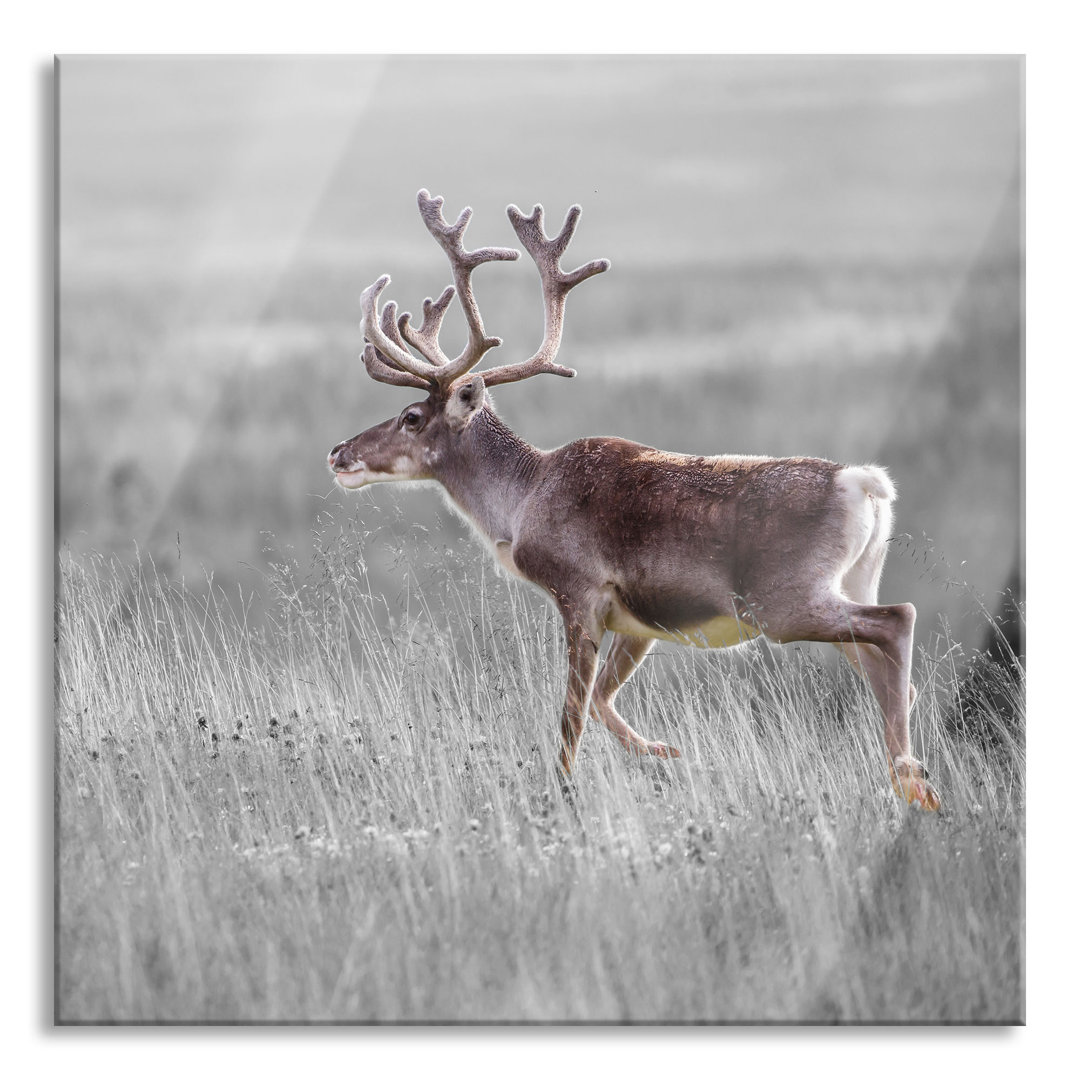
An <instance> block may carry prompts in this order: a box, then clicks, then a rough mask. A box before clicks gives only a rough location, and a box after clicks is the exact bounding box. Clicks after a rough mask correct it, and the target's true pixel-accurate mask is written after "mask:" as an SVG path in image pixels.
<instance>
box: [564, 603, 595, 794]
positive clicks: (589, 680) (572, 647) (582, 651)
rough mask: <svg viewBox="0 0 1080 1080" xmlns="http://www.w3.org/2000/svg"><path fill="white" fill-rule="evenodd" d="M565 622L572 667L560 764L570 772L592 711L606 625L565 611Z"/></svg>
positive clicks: (567, 681)
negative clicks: (591, 700)
mask: <svg viewBox="0 0 1080 1080" xmlns="http://www.w3.org/2000/svg"><path fill="white" fill-rule="evenodd" d="M563 618H564V620H565V623H566V647H567V652H568V654H569V660H570V669H569V672H568V674H567V678H566V704H565V705H564V706H563V712H562V724H561V733H562V750H561V752H560V754H559V763H560V764H561V765H562V767H563V771H564V772H565V773H566V774H567V776H569V775H570V771H571V769H572V768H573V766H574V756H575V755H576V754H577V748H578V743H579V742H580V740H581V733H582V731H583V730H584V727H585V718H586V717H587V716H588V713H589V698H590V696H591V694H592V688H593V682H594V681H595V679H596V668H597V663H598V658H599V655H600V641H601V639H602V637H603V634H604V630H603V626H601V625H599V624H598V622H597V621H596V620H593V619H584V618H582V617H581V616H578V615H571V614H568V613H564V615H563Z"/></svg>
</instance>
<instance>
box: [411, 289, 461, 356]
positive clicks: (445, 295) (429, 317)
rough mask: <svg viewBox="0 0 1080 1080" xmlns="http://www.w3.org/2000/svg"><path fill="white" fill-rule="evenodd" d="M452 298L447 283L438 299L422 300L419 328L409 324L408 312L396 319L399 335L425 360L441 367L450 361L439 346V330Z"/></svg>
mask: <svg viewBox="0 0 1080 1080" xmlns="http://www.w3.org/2000/svg"><path fill="white" fill-rule="evenodd" d="M453 298H454V286H453V285H447V286H446V288H445V289H444V290H443V292H442V295H441V296H440V297H439V299H438V300H432V299H431V297H430V296H429V297H428V298H427V299H426V300H425V301H424V321H423V323H422V324H421V326H420V329H419V330H414V329H413V328H412V326H410V325H409V315H408V312H406V313H405V314H404V315H402V316H401V318H400V319H398V329H399V330H400V331H401V336H402V337H404V338H405V340H406V341H407V342H408V343H409V344H410V345H411V346H412V347H413V348H414V349H415V350H416V351H417V352H418V353H420V354H421V355H422V356H423V357H424V359H425V360H429V361H430V362H431V363H432V364H434V365H435V366H436V367H441V366H443V365H444V364H448V363H449V362H450V360H449V358H448V357H447V355H446V354H445V353H444V352H443V351H442V349H441V348H440V347H439V330H440V328H441V327H442V321H443V316H444V315H445V314H446V309H447V308H448V307H449V306H450V301H451V300H453Z"/></svg>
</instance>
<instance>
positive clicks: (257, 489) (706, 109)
mask: <svg viewBox="0 0 1080 1080" xmlns="http://www.w3.org/2000/svg"><path fill="white" fill-rule="evenodd" d="M1022 101H1023V61H1022V59H1020V58H1017V57H1000V58H999V57H964V58H956V57H946V56H933V57H790V56H787V57H749V56H737V57H724V56H707V57H706V56H659V57H649V56H620V57H596V56H558V57H530V56H478V57H464V56H452V57H451V56H442V57H439V56H417V57H404V56H402V57H373V56H372V57H355V58H337V57H305V58H238V57H212V58H211V57H207V58H128V57H124V58H121V57H111V58H110V57H93V58H90V57H65V58H63V59H62V60H61V62H60V77H59V104H60V123H59V130H60V140H59V153H58V163H59V230H60V258H59V275H60V301H59V311H60V318H59V350H60V356H59V375H58V395H59V401H58V417H59V420H58V450H57V452H58V487H59V490H58V508H59V510H58V522H57V528H58V539H59V542H60V544H61V545H62V546H63V547H64V548H67V549H70V550H71V551H73V552H75V553H86V552H91V551H96V552H101V553H103V554H106V555H113V554H115V555H116V556H117V557H119V558H121V559H124V560H134V559H135V558H137V557H138V556H139V555H140V554H141V555H142V556H146V555H149V556H151V557H152V558H153V560H154V562H155V563H156V565H157V567H158V570H159V571H160V572H163V573H165V574H168V575H170V576H173V577H176V578H180V577H183V578H184V579H185V580H186V582H187V583H188V584H189V585H192V586H197V585H198V582H199V580H200V578H202V577H204V576H212V577H213V579H214V581H215V582H216V583H217V584H220V585H223V586H225V587H227V588H230V589H231V588H232V587H233V586H235V585H237V584H239V585H241V586H242V587H243V588H244V589H245V591H246V590H248V589H253V590H258V589H259V588H260V582H261V581H262V580H263V579H264V575H265V574H266V573H267V571H268V568H269V567H270V566H271V565H273V564H274V563H275V562H277V561H278V560H280V559H281V558H282V556H283V554H285V555H287V556H288V557H289V558H293V559H295V560H296V562H297V565H298V566H299V568H300V569H301V570H303V569H304V567H305V566H307V565H310V561H311V555H312V552H313V550H314V544H315V543H316V542H317V541H316V539H313V537H317V536H322V537H325V536H326V535H327V534H328V533H331V532H333V531H334V530H338V529H343V528H350V527H355V526H357V525H358V524H359V525H360V526H363V527H365V528H367V527H371V528H373V529H375V530H376V532H377V536H378V542H377V543H376V542H374V541H373V543H372V552H371V558H370V560H369V563H370V573H371V577H372V580H373V582H375V584H376V587H379V588H383V589H384V590H385V591H386V592H387V593H388V594H390V595H392V594H393V592H394V591H395V590H397V589H399V588H400V585H401V575H402V567H401V563H400V560H398V559H397V557H396V553H395V550H394V549H395V548H397V549H400V550H401V551H404V552H405V553H406V556H407V554H408V551H409V547H410V538H411V537H413V536H415V535H418V533H419V530H422V529H426V530H428V531H429V532H428V535H430V534H431V533H434V534H435V535H436V536H437V537H438V538H439V539H440V542H444V543H445V544H448V545H453V546H458V545H461V544H472V543H473V542H472V541H471V540H469V539H467V537H468V531H467V529H466V528H465V527H464V526H463V525H461V523H460V522H458V521H457V520H456V519H455V518H454V517H453V515H451V514H449V513H448V512H447V511H446V510H445V508H444V506H443V505H442V503H441V501H440V500H439V499H438V498H436V497H435V496H434V495H433V494H432V492H431V491H426V490H409V489H408V488H407V487H404V486H402V487H393V486H389V485H378V486H376V487H374V488H372V489H369V490H368V491H366V492H364V493H362V494H361V495H359V496H353V497H346V496H345V495H344V493H342V492H340V491H339V490H337V489H336V488H335V487H334V486H333V485H332V483H331V480H330V477H329V475H328V473H327V471H326V465H325V460H326V454H327V452H328V451H329V449H330V447H331V446H333V445H334V444H335V443H337V442H339V441H341V440H342V439H344V438H347V437H349V436H351V435H353V434H356V433H357V432H358V431H361V430H362V429H364V428H365V427H368V426H370V425H371V424H373V423H376V422H378V421H380V420H383V419H385V418H387V417H389V416H391V415H394V414H396V413H397V412H398V411H399V410H400V409H401V408H402V407H403V406H404V405H405V404H406V403H407V402H408V401H410V400H412V399H414V398H416V397H417V394H416V392H415V391H409V390H404V389H399V388H394V387H389V386H386V385H384V384H380V383H375V382H373V381H372V380H370V379H369V378H368V377H367V375H366V374H365V372H364V369H363V365H362V364H361V363H360V361H359V360H358V358H357V357H358V354H359V352H360V348H361V339H360V332H359V329H358V322H359V317H360V312H359V306H358V297H359V294H360V291H361V290H362V289H363V288H364V287H365V286H366V285H367V284H369V283H370V282H371V281H373V280H374V279H375V278H376V277H377V276H378V275H379V274H381V273H384V272H388V273H390V274H391V275H392V277H393V283H392V284H391V286H390V287H389V288H388V290H387V292H386V297H387V298H393V299H396V300H397V301H398V303H399V306H400V307H401V308H403V309H405V310H411V311H413V312H414V313H417V314H418V313H419V310H420V305H421V303H422V301H423V299H424V297H425V296H437V295H438V294H439V292H440V291H441V290H442V288H443V287H444V286H445V285H446V284H447V283H448V281H449V271H448V268H447V265H446V262H445V258H444V256H443V255H442V252H441V251H439V250H438V248H437V247H436V245H435V244H434V242H433V241H432V239H431V238H430V236H429V235H428V233H427V232H426V230H425V229H424V227H423V225H422V223H421V221H420V219H419V215H418V213H417V210H416V202H415V195H416V191H417V190H418V189H419V188H421V187H426V188H428V189H429V190H430V191H431V192H432V193H433V194H441V195H443V196H445V198H446V207H445V212H446V215H447V217H449V218H451V219H452V218H453V216H455V215H456V214H457V213H458V211H459V210H460V209H461V208H462V207H463V206H465V205H470V206H472V207H473V208H474V210H475V214H474V217H473V221H472V223H471V225H470V226H469V230H468V233H467V234H466V243H467V245H468V246H470V247H479V246H482V245H488V244H496V245H505V246H517V245H516V238H515V237H514V235H513V232H512V230H511V228H510V225H509V223H508V221H507V220H506V216H505V206H506V204H507V203H509V202H514V203H517V204H518V205H519V206H521V207H522V208H524V209H526V210H528V209H529V208H531V206H532V205H533V204H534V203H535V202H541V203H543V204H544V206H545V208H546V210H547V220H548V230H549V232H554V231H555V230H556V229H557V228H558V226H559V224H560V223H561V221H562V216H563V214H564V212H565V210H566V208H567V207H568V206H569V205H570V204H571V203H575V202H577V203H580V204H581V205H582V206H583V208H584V214H583V217H582V220H581V223H580V225H579V227H578V231H577V235H576V238H575V240H574V243H573V245H572V246H571V248H570V251H569V253H568V254H567V256H566V258H565V260H564V263H565V265H566V266H576V265H578V264H580V263H582V262H585V261H587V260H589V259H593V258H597V257H601V256H603V257H607V258H610V259H611V261H612V268H611V270H610V271H609V272H608V273H607V274H605V275H603V276H601V277H599V278H597V279H595V280H593V281H590V282H589V283H588V284H587V285H585V286H583V287H582V288H581V289H579V290H576V291H575V292H574V295H573V296H572V297H571V299H570V302H569V305H568V312H567V327H566V334H565V337H564V342H563V346H562V350H561V353H560V357H559V359H560V362H562V363H565V364H568V365H570V366H573V367H575V368H577V370H578V378H577V379H575V380H574V381H573V382H569V381H566V380H561V379H544V378H537V379H533V380H530V381H528V382H527V383H523V384H520V385H514V386H509V387H507V388H505V389H503V390H499V391H497V392H496V393H495V394H494V398H495V402H496V406H497V408H498V410H499V412H500V414H501V415H502V416H503V417H504V418H505V419H506V420H507V422H508V423H509V424H510V425H511V427H513V428H514V429H515V430H516V431H517V432H518V433H519V434H520V435H521V436H522V437H524V438H526V439H528V440H529V441H530V442H532V443H534V444H536V445H538V446H541V447H551V446H555V445H558V444H560V443H562V442H566V441H568V440H570V439H574V438H577V437H580V436H584V435H596V434H618V435H622V436H625V437H627V438H631V439H636V440H638V441H641V442H644V443H648V444H651V445H654V446H659V447H662V448H664V449H670V450H679V451H686V452H690V453H702V454H717V453H724V452H739V453H755V454H773V455H787V454H807V455H815V456H821V457H829V458H833V459H836V460H839V461H844V462H852V463H862V462H868V461H873V462H877V463H879V464H882V465H885V466H886V467H887V468H888V469H889V471H890V472H891V474H892V476H893V478H894V480H895V481H896V483H897V486H898V488H899V491H900V501H899V503H898V506H897V519H896V526H895V532H896V533H897V538H896V540H895V541H894V542H893V543H892V545H891V554H890V559H889V563H888V565H887V567H886V573H885V579H884V584H883V589H882V598H883V600H885V601H889V602H895V601H899V600H911V601H913V602H914V603H915V604H916V605H917V606H918V607H919V613H920V621H919V626H918V627H917V634H918V635H919V636H920V637H921V638H922V639H924V640H925V638H926V636H927V635H929V634H932V633H936V632H938V631H939V630H940V628H941V626H942V624H943V622H942V621H943V620H945V621H946V622H947V623H948V625H949V627H950V629H951V633H952V635H953V636H954V637H956V638H958V639H960V640H962V641H964V642H965V644H971V645H972V646H977V645H979V644H980V642H981V641H982V640H983V639H984V638H985V634H986V620H985V618H984V617H982V616H981V615H980V613H979V610H978V609H979V604H980V603H981V604H983V605H985V606H986V607H987V608H988V609H989V610H991V611H998V610H999V609H1000V608H1001V604H1002V594H1003V592H1004V591H1005V590H1006V589H1011V590H1012V591H1013V592H1014V593H1015V592H1017V591H1018V590H1019V589H1020V588H1021V587H1022V585H1021V583H1022V565H1023V537H1022V506H1023V504H1022V490H1021V476H1022V471H1021V462H1022V445H1023V400H1022V389H1021V388H1022V368H1023V354H1022V343H1023V331H1022V327H1023V266H1024V239H1023V216H1022V214H1023V212H1022V206H1023V184H1024V173H1023V105H1022ZM475 283H476V291H477V295H478V298H479V302H480V306H481V310H482V311H483V314H484V319H485V323H486V326H487V329H488V332H489V333H493V334H497V335H499V336H501V337H502V338H503V340H504V342H505V344H504V345H503V347H502V348H501V349H500V350H498V352H497V353H495V354H492V358H491V359H490V360H489V361H488V362H489V363H490V364H501V363H507V362H511V361H514V360H520V359H524V358H525V357H526V356H528V355H529V354H530V353H531V352H532V351H533V349H534V348H535V347H536V345H537V344H538V342H539V340H540V337H541V327H542V312H541V307H540V296H539V287H538V283H537V280H536V276H535V270H534V268H533V266H532V264H531V262H530V261H529V260H528V259H527V258H523V259H522V260H520V261H519V262H517V263H513V264H495V265H491V266H485V267H483V268H481V269H480V270H479V271H478V272H477V275H476V279H475ZM463 337H464V325H463V321H462V320H461V319H460V318H459V317H457V313H456V312H451V314H450V315H449V316H448V318H447V322H446V326H445V328H444V331H443V340H444V342H445V343H447V345H448V348H452V349H454V350H456V349H457V348H458V347H459V346H460V342H461V341H462V340H463ZM473 546H474V548H475V558H476V559H477V560H478V561H479V560H480V559H483V558H486V557H487V556H486V555H485V554H484V553H483V552H482V551H481V549H480V548H479V547H478V546H476V545H473ZM405 562H406V564H407V562H408V560H407V558H406V560H405ZM538 602H539V600H538Z"/></svg>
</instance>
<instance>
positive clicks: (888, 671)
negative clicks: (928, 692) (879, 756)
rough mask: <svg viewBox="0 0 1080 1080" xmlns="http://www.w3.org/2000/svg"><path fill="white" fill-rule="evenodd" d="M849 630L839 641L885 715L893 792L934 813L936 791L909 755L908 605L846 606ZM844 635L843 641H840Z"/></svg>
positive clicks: (910, 631) (911, 629) (910, 615)
mask: <svg viewBox="0 0 1080 1080" xmlns="http://www.w3.org/2000/svg"><path fill="white" fill-rule="evenodd" d="M847 619H848V624H849V631H848V633H847V634H845V635H842V637H841V647H842V649H843V650H844V654H845V655H846V656H847V657H848V659H849V660H851V661H852V663H854V664H855V666H856V667H857V668H858V669H859V670H861V671H862V672H863V673H864V674H865V675H866V678H867V681H868V682H869V683H870V688H871V690H873V692H874V697H875V698H877V701H878V704H879V705H880V706H881V711H882V712H883V713H884V714H885V745H886V748H887V749H888V753H889V776H890V777H891V779H892V784H893V788H894V790H895V791H896V793H897V795H899V796H900V797H901V798H902V799H904V800H905V801H906V802H908V803H911V804H913V805H915V806H918V807H919V808H920V809H922V810H937V809H938V807H939V806H940V805H941V800H940V799H939V798H938V794H937V792H936V791H935V790H934V789H933V787H932V786H931V784H930V782H929V780H927V778H926V771H925V769H924V768H923V766H922V765H921V763H920V762H918V761H916V759H915V758H914V757H913V756H912V753H911V733H910V728H909V724H908V717H909V713H910V711H911V703H912V700H913V695H912V693H911V650H912V637H913V632H914V628H915V608H914V607H913V606H912V605H911V604H892V605H888V606H879V605H874V604H856V603H850V602H849V604H848V605H847ZM844 637H846V638H847V639H848V640H846V641H844V640H843V638H844Z"/></svg>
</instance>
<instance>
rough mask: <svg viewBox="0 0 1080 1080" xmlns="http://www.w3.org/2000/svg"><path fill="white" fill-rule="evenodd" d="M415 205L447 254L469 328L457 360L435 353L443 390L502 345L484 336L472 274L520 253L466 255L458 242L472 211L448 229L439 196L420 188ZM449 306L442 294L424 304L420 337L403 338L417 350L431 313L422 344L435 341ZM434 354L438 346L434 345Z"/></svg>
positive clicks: (503, 250)
mask: <svg viewBox="0 0 1080 1080" xmlns="http://www.w3.org/2000/svg"><path fill="white" fill-rule="evenodd" d="M416 201H417V204H418V205H419V207H420V216H421V217H422V218H423V219H424V224H425V225H426V226H427V229H428V232H429V233H431V235H432V236H433V237H435V240H436V241H437V243H438V244H439V246H440V247H441V248H442V249H443V251H445V252H446V257H447V258H448V259H449V260H450V269H451V271H452V273H453V275H454V286H455V288H456V289H457V295H458V299H459V300H460V301H461V307H462V310H463V311H464V312H465V321H466V323H468V327H469V340H468V341H467V342H466V344H465V348H464V349H463V350H462V351H461V353H460V355H458V356H457V358H456V359H454V360H451V361H447V360H446V358H445V356H443V354H442V352H441V351H438V352H437V355H438V356H439V357H441V359H442V362H443V367H444V370H442V371H440V372H439V374H438V376H437V377H438V380H439V382H440V383H442V384H443V385H444V386H445V385H448V384H449V383H451V382H453V381H454V380H455V379H457V378H458V377H459V376H461V375H464V374H465V372H467V371H471V370H472V369H473V368H474V367H476V365H477V364H479V363H480V360H481V358H482V357H483V355H484V353H486V352H487V351H488V349H493V348H495V346H497V345H501V344H502V339H501V338H497V337H487V336H486V334H485V333H484V320H483V319H482V318H481V317H480V309H479V308H478V307H477V305H476V297H475V295H474V294H473V288H472V272H473V271H474V270H475V269H476V268H477V267H478V266H480V265H481V264H482V263H486V262H511V261H513V260H514V259H519V258H520V257H521V252H520V251H515V250H514V249H513V248H499V247H486V248H477V249H476V251H466V250H465V245H464V244H463V243H462V240H461V238H462V236H463V235H464V234H465V227H466V226H467V225H468V224H469V219H470V218H471V217H472V207H469V206H466V207H465V209H464V210H462V211H461V213H460V214H459V215H458V219H457V221H455V222H454V224H453V225H448V224H447V223H446V219H445V218H444V217H443V215H442V204H443V198H442V196H441V195H436V196H435V197H434V198H432V197H431V195H429V194H428V192H427V190H426V189H423V188H421V190H420V191H419V193H418V194H417V196H416ZM450 295H451V296H452V295H453V293H452V292H451V293H450ZM449 302H450V297H449V296H448V295H447V294H446V293H445V292H444V293H443V294H442V296H441V297H440V298H439V300H438V301H437V302H436V303H435V304H432V305H431V306H430V309H429V305H428V303H425V304H424V327H422V328H421V330H420V333H419V334H416V333H415V332H414V333H413V334H412V336H410V334H409V333H408V332H407V331H406V329H405V327H404V326H403V327H402V333H403V334H405V337H406V340H409V341H410V342H411V343H412V344H413V345H414V346H415V347H416V348H417V349H419V348H420V345H419V344H418V341H419V340H421V339H423V338H424V337H425V329H426V327H427V323H428V316H429V311H430V312H431V313H432V330H431V332H430V337H428V338H427V341H426V342H425V344H427V343H428V342H430V341H431V340H432V339H437V337H438V332H439V325H440V324H441V322H442V316H443V313H444V312H445V310H446V304H449ZM440 304H442V308H441V309H440V308H439V305H440ZM414 339H415V340H414ZM437 350H438V346H437V344H436V351H437ZM425 355H426V354H425Z"/></svg>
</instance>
